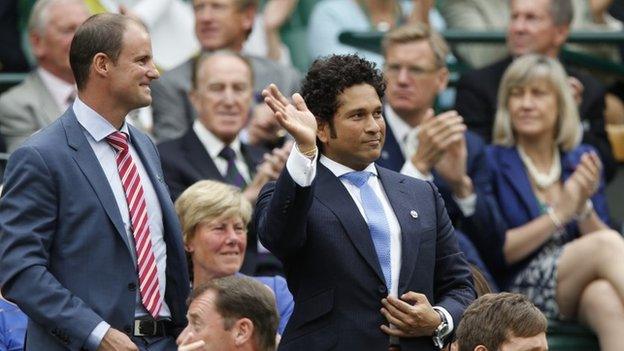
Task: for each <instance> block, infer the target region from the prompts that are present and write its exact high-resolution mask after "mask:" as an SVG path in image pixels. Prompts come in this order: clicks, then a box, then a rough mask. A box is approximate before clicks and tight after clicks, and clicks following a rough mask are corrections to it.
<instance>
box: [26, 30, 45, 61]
mask: <svg viewBox="0 0 624 351" xmlns="http://www.w3.org/2000/svg"><path fill="white" fill-rule="evenodd" d="M28 40H29V41H30V48H31V50H32V53H33V55H34V56H35V58H36V59H37V60H39V58H40V57H42V56H43V55H45V51H46V50H45V49H46V48H45V44H44V43H43V38H42V37H41V35H39V33H30V34H29V35H28Z"/></svg>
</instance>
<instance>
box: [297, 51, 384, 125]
mask: <svg viewBox="0 0 624 351" xmlns="http://www.w3.org/2000/svg"><path fill="white" fill-rule="evenodd" d="M359 84H368V85H370V86H372V87H373V88H374V89H375V91H376V92H377V95H378V96H379V99H380V100H381V99H383V96H384V92H385V90H386V84H385V83H384V80H383V76H382V74H381V72H380V71H379V70H378V69H377V67H376V66H375V64H374V63H372V62H369V61H366V60H365V59H363V58H361V57H359V56H357V55H331V56H327V57H322V58H319V59H316V60H315V61H314V62H313V63H312V66H311V67H310V70H308V74H307V75H306V76H305V78H304V80H303V83H302V86H301V95H302V96H303V99H304V100H305V102H306V105H308V108H309V109H310V111H311V112H312V113H313V114H314V116H315V117H316V118H317V119H319V120H321V121H324V122H328V123H329V125H330V128H331V131H332V133H333V134H335V132H334V130H333V124H332V120H333V117H334V114H335V113H336V111H337V110H338V107H339V104H338V97H339V96H340V94H341V93H342V92H343V91H345V89H348V88H350V87H352V86H354V85H359Z"/></svg>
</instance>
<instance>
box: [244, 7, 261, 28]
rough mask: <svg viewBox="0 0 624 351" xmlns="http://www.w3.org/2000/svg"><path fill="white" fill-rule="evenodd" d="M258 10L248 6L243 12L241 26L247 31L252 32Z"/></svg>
mask: <svg viewBox="0 0 624 351" xmlns="http://www.w3.org/2000/svg"><path fill="white" fill-rule="evenodd" d="M256 10H257V9H256V7H255V6H247V8H246V9H244V10H243V19H242V23H241V26H243V28H244V29H245V30H246V31H249V32H251V30H252V28H253V24H254V19H255V18H256Z"/></svg>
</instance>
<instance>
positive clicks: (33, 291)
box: [0, 147, 102, 350]
mask: <svg viewBox="0 0 624 351" xmlns="http://www.w3.org/2000/svg"><path fill="white" fill-rule="evenodd" d="M57 200H58V194H57V189H56V187H55V184H54V180H53V175H52V173H51V172H50V170H49V169H48V167H47V165H46V164H45V161H44V159H43V158H42V157H41V155H40V153H39V152H38V151H37V150H36V149H35V148H33V147H25V148H20V149H18V150H17V151H15V152H14V153H13V155H12V156H11V158H10V159H9V164H8V166H7V171H6V177H5V186H4V192H3V198H2V201H1V202H0V230H1V232H0V284H1V285H2V293H3V294H4V296H5V297H6V298H7V299H9V300H11V301H14V302H15V303H17V305H18V306H19V307H20V308H21V309H22V311H24V312H25V313H26V314H27V315H28V316H29V318H30V319H32V320H33V321H34V322H35V323H38V324H40V325H41V326H43V327H44V328H46V329H47V330H48V331H49V332H50V333H51V334H52V335H54V336H56V337H57V338H58V339H59V340H60V341H61V342H62V343H63V344H65V345H66V347H68V348H69V349H70V350H78V349H80V348H81V347H82V346H83V345H84V342H85V341H86V339H87V337H88V336H89V334H90V333H91V331H92V330H93V329H94V328H95V327H96V326H97V325H98V324H99V323H100V322H101V321H102V318H101V317H100V316H99V315H97V314H96V313H95V312H94V311H93V310H91V308H89V307H88V306H87V305H86V304H85V303H84V302H83V301H82V300H81V299H79V298H78V297H76V296H74V295H73V294H72V293H71V292H70V291H69V290H67V289H66V288H65V287H63V285H62V284H61V283H60V282H59V281H58V280H57V279H56V277H55V276H54V275H53V274H52V273H51V272H50V270H49V269H50V266H51V265H52V262H50V261H49V257H50V249H51V247H52V246H54V245H59V243H58V242H56V241H55V230H56V226H57V222H58V221H59V220H60V219H59V218H58V217H57V213H58V202H57Z"/></svg>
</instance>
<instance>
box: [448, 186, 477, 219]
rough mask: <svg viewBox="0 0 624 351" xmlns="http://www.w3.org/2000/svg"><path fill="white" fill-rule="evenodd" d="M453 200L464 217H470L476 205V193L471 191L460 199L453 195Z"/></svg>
mask: <svg viewBox="0 0 624 351" xmlns="http://www.w3.org/2000/svg"><path fill="white" fill-rule="evenodd" d="M453 200H455V203H456V204H457V206H458V207H459V209H460V210H461V211H462V213H463V215H464V217H470V216H472V215H473V214H474V213H475V209H476V207H477V194H476V193H474V192H473V193H472V194H470V195H468V196H466V197H465V198H463V199H460V198H458V197H456V196H455V195H453Z"/></svg>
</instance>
